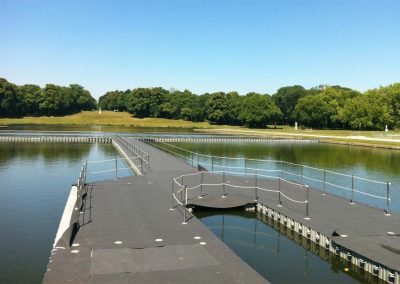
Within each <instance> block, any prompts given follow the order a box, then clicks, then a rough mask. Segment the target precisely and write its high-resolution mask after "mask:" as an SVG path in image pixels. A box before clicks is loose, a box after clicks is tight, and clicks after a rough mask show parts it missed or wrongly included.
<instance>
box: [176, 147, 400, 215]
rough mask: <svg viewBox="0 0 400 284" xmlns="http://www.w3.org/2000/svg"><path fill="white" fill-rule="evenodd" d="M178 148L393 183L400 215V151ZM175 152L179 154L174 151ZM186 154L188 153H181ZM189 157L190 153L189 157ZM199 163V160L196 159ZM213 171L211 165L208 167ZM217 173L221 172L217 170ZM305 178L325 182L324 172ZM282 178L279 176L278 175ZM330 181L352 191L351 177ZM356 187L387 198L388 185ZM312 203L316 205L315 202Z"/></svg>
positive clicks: (368, 200)
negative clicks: (281, 163) (292, 164)
mask: <svg viewBox="0 0 400 284" xmlns="http://www.w3.org/2000/svg"><path fill="white" fill-rule="evenodd" d="M174 145H176V146H179V147H182V148H185V149H188V150H191V151H194V152H198V153H202V154H207V155H214V156H225V157H235V158H237V157H241V158H248V159H266V160H283V161H288V162H292V163H297V164H304V165H308V166H312V167H315V168H320V169H326V170H330V171H335V172H339V173H344V174H348V175H355V176H359V177H362V178H367V179H372V180H378V181H382V182H386V181H389V182H390V183H391V184H390V198H391V202H390V207H391V208H390V209H391V210H393V211H397V212H400V151H396V150H387V149H375V148H368V147H357V146H343V145H333V144H322V143H310V144H297V143H295V144H294V143H270V144H237V143H231V144H218V143H217V144H205V143H193V144H189V143H179V144H174ZM171 149H172V150H176V149H174V148H171ZM180 153H181V154H185V152H182V151H181V152H180ZM186 154H187V153H186ZM194 159H196V157H195V158H194ZM200 163H205V164H209V163H210V158H206V157H200ZM214 164H217V165H218V164H220V165H231V166H239V167H244V161H243V160H226V159H214ZM246 165H247V167H250V168H264V169H275V170H276V169H278V170H280V165H279V164H271V163H261V162H257V161H251V160H248V161H247V162H246ZM205 167H206V168H210V166H209V165H207V166H205ZM284 169H285V170H286V171H290V172H293V173H297V174H300V168H298V167H295V166H290V165H285V168H284ZM214 170H221V169H218V167H215V166H214ZM303 172H304V175H305V176H309V177H312V178H314V179H319V180H323V172H322V171H316V170H313V169H307V168H304V169H303ZM278 174H279V173H278ZM284 178H286V179H293V180H295V181H297V182H300V180H299V178H298V177H297V178H296V177H293V176H289V175H286V176H284ZM326 181H327V182H330V183H335V184H337V185H340V186H344V187H349V188H351V184H352V179H351V177H342V176H338V175H335V174H330V173H327V174H326ZM304 183H306V184H308V185H309V186H311V187H314V188H319V189H322V184H321V183H318V182H313V181H311V180H306V179H304ZM354 187H355V189H357V190H360V191H362V192H366V193H371V194H374V195H377V196H382V197H386V195H387V186H386V184H375V183H370V182H365V181H363V180H357V179H356V180H355V181H354ZM326 190H327V191H328V192H330V193H332V194H336V195H340V196H343V197H345V198H347V199H350V198H351V192H350V191H347V190H343V189H340V188H335V187H332V186H327V187H326ZM354 198H355V200H356V202H357V201H360V202H361V203H365V204H370V205H373V206H375V207H378V208H382V209H385V208H386V199H377V198H373V197H370V196H366V195H362V194H359V193H357V192H356V193H355V194H354ZM311 202H312V201H311Z"/></svg>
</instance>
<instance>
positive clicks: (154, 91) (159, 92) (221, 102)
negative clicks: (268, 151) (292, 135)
mask: <svg viewBox="0 0 400 284" xmlns="http://www.w3.org/2000/svg"><path fill="white" fill-rule="evenodd" d="M99 107H101V108H103V109H108V110H118V111H120V110H122V111H124V110H127V111H128V112H129V113H131V114H132V115H133V116H135V117H139V118H144V117H161V118H170V119H184V120H190V121H204V120H208V121H210V122H211V123H215V124H230V125H243V126H248V127H265V126H266V125H267V124H275V123H277V122H279V121H280V120H281V117H282V112H281V111H280V109H279V108H278V107H277V105H276V104H275V102H274V101H273V99H272V97H271V96H269V95H263V94H257V93H249V94H247V95H246V96H240V95H239V94H238V93H236V92H231V93H224V92H218V93H213V94H208V93H206V94H203V95H201V96H198V95H195V94H193V93H191V92H190V91H189V90H184V91H183V92H182V91H178V90H172V91H167V90H165V89H163V88H138V89H134V90H132V91H129V90H127V91H125V92H122V91H113V92H108V93H106V94H105V95H104V96H101V97H100V98H99Z"/></svg>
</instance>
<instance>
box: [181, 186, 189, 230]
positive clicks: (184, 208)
mask: <svg viewBox="0 0 400 284" xmlns="http://www.w3.org/2000/svg"><path fill="white" fill-rule="evenodd" d="M184 191H185V201H184V202H185V203H184V205H185V206H184V207H183V223H182V224H186V210H187V200H188V195H187V185H186V184H185V188H184Z"/></svg>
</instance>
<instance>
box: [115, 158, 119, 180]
mask: <svg viewBox="0 0 400 284" xmlns="http://www.w3.org/2000/svg"><path fill="white" fill-rule="evenodd" d="M115 179H118V158H117V156H115Z"/></svg>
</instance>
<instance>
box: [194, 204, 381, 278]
mask: <svg viewBox="0 0 400 284" xmlns="http://www.w3.org/2000/svg"><path fill="white" fill-rule="evenodd" d="M195 215H196V217H198V218H199V219H200V220H201V221H202V222H203V223H204V224H205V225H206V226H207V227H208V228H209V229H210V230H211V231H212V232H213V233H214V234H215V235H216V236H218V237H219V238H220V239H221V240H223V241H224V242H225V243H226V244H227V245H228V246H229V247H230V248H231V249H232V250H233V251H234V252H235V253H236V254H237V255H238V256H239V257H241V258H242V259H243V260H244V261H246V262H247V263H248V264H249V265H250V266H251V267H253V268H254V269H255V270H256V271H257V272H258V273H260V274H261V275H262V276H263V277H265V278H266V279H268V280H269V281H271V282H272V283H321V282H324V283H358V282H362V283H383V282H382V281H380V280H379V279H377V278H376V277H373V276H372V275H370V274H368V273H366V272H364V271H362V270H361V269H359V268H358V267H356V266H354V265H352V264H351V263H349V262H347V261H345V260H343V259H341V258H339V257H338V256H336V255H334V254H332V253H330V252H329V251H328V250H326V249H324V248H322V247H320V246H318V245H316V244H315V243H313V242H311V241H310V240H308V239H306V238H303V237H302V236H301V235H299V234H297V233H295V232H294V231H292V230H289V229H287V228H286V227H285V226H283V225H281V224H280V223H279V222H276V221H274V220H273V219H269V218H268V217H267V216H265V215H263V214H260V213H249V212H245V211H233V210H226V211H225V210H222V211H221V210H220V211H210V210H204V211H203V210H197V211H196V210H195ZM345 269H346V270H347V269H348V271H346V272H345Z"/></svg>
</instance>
